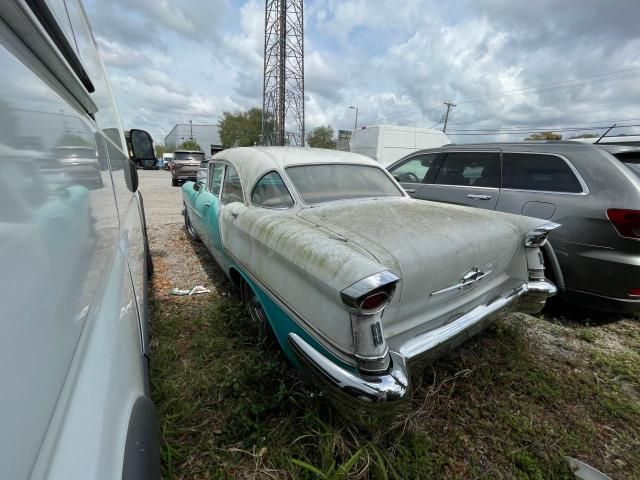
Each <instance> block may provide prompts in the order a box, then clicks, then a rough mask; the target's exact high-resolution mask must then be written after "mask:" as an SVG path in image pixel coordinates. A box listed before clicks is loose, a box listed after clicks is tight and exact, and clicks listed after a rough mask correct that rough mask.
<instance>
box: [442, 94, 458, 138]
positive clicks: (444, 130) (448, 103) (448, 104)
mask: <svg viewBox="0 0 640 480" xmlns="http://www.w3.org/2000/svg"><path fill="white" fill-rule="evenodd" d="M444 104H445V105H446V106H447V113H445V114H444V127H443V128H442V133H445V132H446V131H447V122H448V121H449V110H451V109H452V108H453V107H455V106H456V104H455V103H453V102H444Z"/></svg>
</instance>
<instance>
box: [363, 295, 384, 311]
mask: <svg viewBox="0 0 640 480" xmlns="http://www.w3.org/2000/svg"><path fill="white" fill-rule="evenodd" d="M388 301H389V295H387V293H386V292H377V293H374V294H372V295H369V296H367V297H364V299H363V300H361V301H360V310H375V309H377V308H379V307H382V306H383V305H384V304H386V303H387V302H388Z"/></svg>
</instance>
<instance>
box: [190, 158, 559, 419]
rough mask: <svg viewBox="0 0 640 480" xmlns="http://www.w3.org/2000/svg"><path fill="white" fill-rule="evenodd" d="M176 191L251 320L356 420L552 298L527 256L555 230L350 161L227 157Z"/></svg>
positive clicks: (398, 401) (539, 266)
mask: <svg viewBox="0 0 640 480" xmlns="http://www.w3.org/2000/svg"><path fill="white" fill-rule="evenodd" d="M182 195H183V200H184V219H185V228H186V232H187V234H188V235H189V236H190V237H191V238H192V239H201V240H202V241H203V242H204V243H205V244H206V246H207V247H208V248H209V250H210V251H211V253H212V254H213V256H214V258H215V259H216V261H217V262H218V263H219V264H220V266H221V267H222V269H223V270H224V271H225V272H226V274H227V275H228V276H229V278H230V279H231V281H232V282H233V283H234V284H235V285H236V286H237V287H238V289H239V290H240V292H241V298H242V300H243V302H244V303H245V304H246V307H247V309H248V312H249V314H250V315H251V317H252V319H254V320H255V321H256V322H260V323H265V326H266V327H267V329H271V330H272V331H273V333H274V334H275V336H276V338H277V340H278V343H279V344H280V346H281V348H282V350H283V351H284V352H285V354H286V355H287V357H288V358H289V360H290V361H291V362H292V363H293V364H294V365H295V366H296V367H299V368H302V369H303V370H305V371H306V372H307V373H308V374H309V375H310V376H311V377H312V378H313V379H314V380H315V381H316V382H317V383H318V384H319V385H320V386H321V388H326V389H327V391H328V392H329V393H331V394H332V395H333V397H334V398H337V399H342V400H343V402H340V404H342V405H344V404H348V405H351V406H353V407H356V408H358V409H359V410H360V411H369V410H371V409H374V410H376V411H378V412H381V411H389V410H393V409H388V408H376V407H382V406H384V405H392V404H393V405H402V404H403V403H404V402H402V400H403V399H406V398H407V395H408V391H409V376H410V375H409V373H410V372H409V368H410V367H411V365H412V364H413V363H414V362H415V361H417V360H419V359H429V358H430V357H432V356H434V355H438V354H441V353H442V352H443V351H445V350H446V349H450V348H452V347H453V346H455V345H457V344H459V343H460V342H462V341H463V340H465V339H467V338H469V337H470V336H471V335H473V334H475V333H477V332H479V331H480V330H482V329H483V328H484V327H486V326H487V325H488V324H489V323H490V322H491V321H492V320H493V319H495V318H496V315H497V314H499V313H503V312H506V311H513V310H516V311H521V312H530V313H535V312H538V311H540V309H541V308H542V307H543V306H544V304H545V301H546V299H547V298H548V297H549V296H552V295H554V294H555V292H556V288H555V286H554V285H553V284H552V283H551V282H549V281H548V280H546V279H545V277H544V274H543V272H544V265H543V262H542V255H541V253H540V246H541V245H542V244H543V243H544V242H545V240H546V237H547V234H548V232H549V231H550V230H552V229H554V228H556V227H557V225H556V224H553V223H548V222H546V221H544V220H538V219H533V218H528V217H523V216H516V215H511V214H505V213H497V212H488V211H487V212H485V211H480V210H478V209H472V208H467V207H460V206H452V205H444V204H440V203H432V202H424V201H419V200H414V199H412V198H410V197H409V196H408V195H407V194H406V193H405V192H404V190H403V189H402V188H401V187H400V185H399V184H398V183H397V182H396V181H395V180H394V178H393V177H392V176H391V175H390V174H389V173H388V172H387V171H385V170H384V169H383V168H382V167H381V166H380V165H379V164H378V163H377V162H375V161H374V160H371V159H369V158H367V157H364V156H362V155H358V154H354V153H346V152H338V151H332V150H321V149H309V148H290V147H252V148H234V149H230V150H225V151H223V152H220V153H219V154H217V155H215V156H214V157H213V159H212V160H211V161H210V162H209V164H208V175H207V179H206V182H204V183H202V182H199V183H194V182H188V183H186V184H185V185H183V187H182ZM414 368H415V367H414Z"/></svg>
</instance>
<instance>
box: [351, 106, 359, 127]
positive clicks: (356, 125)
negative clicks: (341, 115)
mask: <svg viewBox="0 0 640 480" xmlns="http://www.w3.org/2000/svg"><path fill="white" fill-rule="evenodd" d="M349 108H350V109H352V110H355V111H356V123H355V124H354V126H353V129H354V130H357V129H358V106H357V105H356V106H355V107H349Z"/></svg>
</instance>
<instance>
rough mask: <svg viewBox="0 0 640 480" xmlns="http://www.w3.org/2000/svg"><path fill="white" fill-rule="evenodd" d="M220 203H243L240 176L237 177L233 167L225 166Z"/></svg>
mask: <svg viewBox="0 0 640 480" xmlns="http://www.w3.org/2000/svg"><path fill="white" fill-rule="evenodd" d="M220 201H221V203H222V204H223V205H227V204H229V203H233V202H244V194H243V193H242V184H241V183H240V175H238V171H237V170H236V169H235V167H234V166H233V165H227V171H226V173H225V175H224V182H223V184H222V198H221V200H220Z"/></svg>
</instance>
